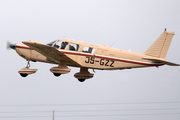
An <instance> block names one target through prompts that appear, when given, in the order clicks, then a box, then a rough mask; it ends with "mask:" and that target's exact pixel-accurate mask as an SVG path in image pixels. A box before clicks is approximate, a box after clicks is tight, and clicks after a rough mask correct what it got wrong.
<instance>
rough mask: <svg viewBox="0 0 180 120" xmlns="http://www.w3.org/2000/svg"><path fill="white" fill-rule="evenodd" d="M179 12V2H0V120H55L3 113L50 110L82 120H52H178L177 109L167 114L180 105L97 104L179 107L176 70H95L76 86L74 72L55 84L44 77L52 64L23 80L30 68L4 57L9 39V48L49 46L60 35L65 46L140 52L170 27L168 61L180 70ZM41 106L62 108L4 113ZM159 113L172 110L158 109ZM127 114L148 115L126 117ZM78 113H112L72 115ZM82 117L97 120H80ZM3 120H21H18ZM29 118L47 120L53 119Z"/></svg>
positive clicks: (8, 53) (37, 65)
mask: <svg viewBox="0 0 180 120" xmlns="http://www.w3.org/2000/svg"><path fill="white" fill-rule="evenodd" d="M179 5H180V2H179V1H178V0H171V1H169V0H158V1H157V0H151V1H141V0H139V1H130V0H122V1H121V0H114V1H112V0H89V1H87V0H61V1H59V0H53V1H48V0H31V1H23V0H16V1H13V0H0V36H1V42H0V43H1V44H0V48H1V59H0V61H1V62H0V68H1V69H0V76H1V79H0V81H1V82H0V98H1V99H0V119H5V118H2V117H3V116H22V115H28V116H51V115H52V113H43V114H42V113H36V114H34V113H31V114H29V113H28V114H20V113H19V114H17V113H16V114H12V113H11V114H10V113H2V112H8V111H9V112H11V111H16V112H17V111H52V110H55V111H76V112H57V113H55V114H56V116H66V115H67V116H72V115H80V116H81V117H63V118H61V117H57V118H55V119H56V120H59V119H64V120H72V119H73V120H84V119H86V120H91V119H95V120H99V119H102V120H109V119H124V120H132V119H134V120H144V119H147V120H154V119H162V120H172V119H179V118H180V109H176V110H174V109H173V110H172V108H180V103H156V104H155V103H151V104H114V105H112V104H111V105H109V104H105V105H99V103H142V102H169V101H170V102H173V101H180V93H179V91H180V74H179V72H180V67H170V66H163V67H160V68H158V69H157V68H142V69H132V70H122V71H120V70H116V71H100V70H96V73H95V75H94V78H92V79H89V80H87V81H85V82H84V83H80V82H78V80H76V79H75V78H74V76H73V75H74V73H76V72H78V71H79V69H78V68H71V73H69V74H66V75H62V76H60V77H58V78H56V77H54V76H53V74H52V73H51V72H50V71H49V69H50V68H51V67H54V66H56V65H52V64H45V63H38V62H36V63H31V68H35V69H38V71H37V73H36V74H33V75H30V76H28V77H27V78H22V77H21V76H20V75H19V74H18V70H20V69H21V68H23V67H25V66H26V63H27V62H26V61H25V60H24V59H22V58H21V57H19V56H18V55H17V54H16V52H15V51H13V50H11V51H7V50H6V42H7V40H8V41H10V42H11V43H18V42H22V41H24V40H29V39H30V40H34V41H39V42H42V43H48V42H51V41H53V40H55V39H59V38H62V37H64V36H65V37H66V38H69V39H75V40H78V41H82V42H87V43H93V44H97V45H104V44H106V45H108V46H111V45H112V44H113V43H114V42H115V41H117V40H118V41H117V42H116V43H115V44H113V46H112V47H114V48H118V49H123V50H129V49H131V51H133V52H138V53H143V52H145V50H146V49H147V48H148V47H149V46H150V45H151V44H152V43H153V42H154V41H155V40H156V39H157V38H158V37H159V35H160V34H161V33H162V32H163V31H164V28H167V31H174V32H175V36H174V37H173V41H172V43H171V46H170V49H169V51H168V54H167V57H166V59H167V60H168V61H172V62H175V63H180V56H179V55H180V25H179V21H180V12H179V11H180V6H179ZM90 72H92V70H90ZM40 104H45V105H49V104H63V105H59V106H34V107H33V106H31V107H30V106H29V107H28V106H16V107H15V106H2V105H40ZM69 104H76V105H69ZM80 104H86V105H80ZM90 104H91V105H90ZM93 104H98V105H93ZM162 108H163V109H164V108H171V109H167V110H157V109H162ZM125 109H131V110H132V109H153V110H135V111H125ZM77 110H83V111H86V110H110V111H99V112H97V111H96V112H95V111H93V112H77ZM112 110H124V111H112ZM169 113H179V114H169ZM122 114H125V116H123V115H122ZM131 114H138V115H135V116H133V115H131ZM147 114H152V115H147ZM156 114H162V115H156ZM83 115H102V116H99V117H97V116H94V117H93V116H91V117H90V116H84V117H82V116H83ZM103 115H119V116H103ZM6 119H8V120H19V119H20V118H6ZM21 119H25V118H21ZM28 119H29V118H28ZM30 119H31V118H30ZM32 119H33V120H39V119H43V120H49V119H51V118H48V117H47V118H46V117H45V118H36V117H35V118H32Z"/></svg>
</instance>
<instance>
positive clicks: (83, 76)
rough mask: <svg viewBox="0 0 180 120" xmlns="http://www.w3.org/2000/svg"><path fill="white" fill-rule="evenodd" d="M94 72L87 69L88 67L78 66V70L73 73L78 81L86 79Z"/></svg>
mask: <svg viewBox="0 0 180 120" xmlns="http://www.w3.org/2000/svg"><path fill="white" fill-rule="evenodd" d="M93 76H94V74H92V73H90V72H89V71H88V68H83V67H82V68H80V72H78V73H76V74H74V77H75V78H77V79H78V80H79V82H84V81H85V80H86V79H90V78H92V77H93Z"/></svg>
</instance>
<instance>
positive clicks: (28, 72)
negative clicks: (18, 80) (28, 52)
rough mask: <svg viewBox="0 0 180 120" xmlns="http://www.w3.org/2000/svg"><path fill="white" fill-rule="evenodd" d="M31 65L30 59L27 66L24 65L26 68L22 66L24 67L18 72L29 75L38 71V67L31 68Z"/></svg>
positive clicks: (25, 75)
mask: <svg viewBox="0 0 180 120" xmlns="http://www.w3.org/2000/svg"><path fill="white" fill-rule="evenodd" d="M29 67H30V63H29V61H28V63H27V66H26V67H24V68H22V69H20V70H19V71H18V73H19V74H20V75H21V76H22V77H27V76H28V75H29V74H33V73H36V71H37V69H29Z"/></svg>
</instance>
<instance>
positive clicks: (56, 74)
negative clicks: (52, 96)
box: [53, 73, 61, 77]
mask: <svg viewBox="0 0 180 120" xmlns="http://www.w3.org/2000/svg"><path fill="white" fill-rule="evenodd" d="M53 74H54V76H56V77H59V76H60V75H61V73H53Z"/></svg>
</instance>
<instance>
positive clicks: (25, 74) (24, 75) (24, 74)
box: [19, 73, 28, 77]
mask: <svg viewBox="0 0 180 120" xmlns="http://www.w3.org/2000/svg"><path fill="white" fill-rule="evenodd" d="M19 74H20V75H21V76H22V77H27V76H28V74H27V73H19Z"/></svg>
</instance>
